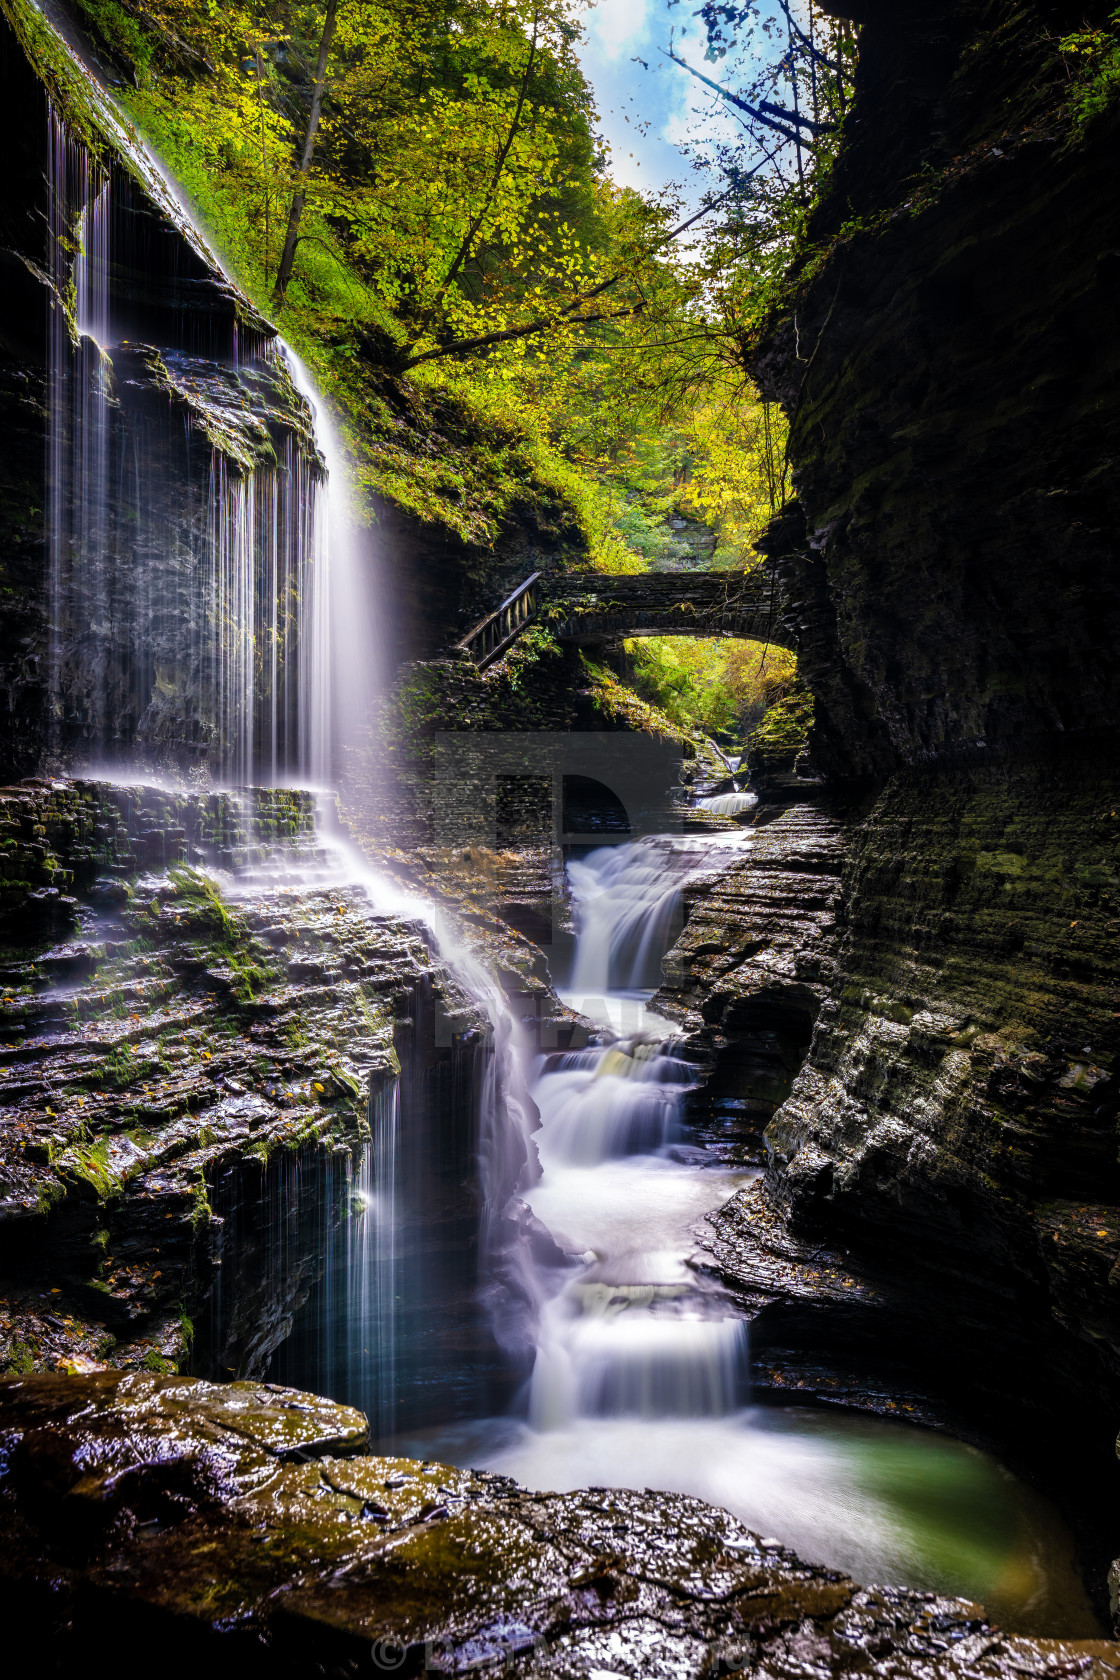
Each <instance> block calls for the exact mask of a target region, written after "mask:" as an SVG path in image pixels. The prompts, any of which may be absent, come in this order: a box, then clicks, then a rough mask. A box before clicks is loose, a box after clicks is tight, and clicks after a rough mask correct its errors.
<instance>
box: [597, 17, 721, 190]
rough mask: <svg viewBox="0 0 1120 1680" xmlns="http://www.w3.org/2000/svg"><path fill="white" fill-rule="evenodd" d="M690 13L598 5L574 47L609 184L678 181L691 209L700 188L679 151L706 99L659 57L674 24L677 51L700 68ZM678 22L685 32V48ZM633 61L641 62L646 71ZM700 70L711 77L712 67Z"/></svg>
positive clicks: (653, 186) (652, 185)
mask: <svg viewBox="0 0 1120 1680" xmlns="http://www.w3.org/2000/svg"><path fill="white" fill-rule="evenodd" d="M696 3H699V0H696ZM693 9H694V8H693V6H691V5H688V4H687V3H686V4H685V5H684V6H681V5H678V6H676V7H674V9H673V11H672V12H670V11H669V10H668V9H667V7H666V3H665V0H598V3H597V4H595V5H592V6H590V7H589V8H588V10H587V11H586V12H585V13H584V14H583V27H584V35H585V40H584V42H583V44H582V46H581V48H580V61H581V63H582V65H583V72H584V75H585V76H586V77H587V79H588V81H589V82H590V83H591V85H592V87H593V88H594V89H595V97H596V102H597V104H598V107H599V130H600V132H601V133H602V135H603V136H604V138H605V139H606V140H607V142H608V143H609V145H610V148H611V174H612V175H613V176H614V178H615V180H616V181H618V182H619V183H620V185H623V186H632V187H638V188H640V189H642V190H644V191H646V192H654V191H657V190H658V189H659V188H662V187H665V186H667V185H668V184H669V183H670V182H676V183H677V184H678V185H679V186H680V187H681V188H682V189H683V194H684V197H685V199H686V201H687V203H688V204H689V206H690V207H693V206H695V205H696V204H697V203H698V202H699V198H700V194H701V192H702V190H703V182H702V179H701V177H699V176H698V175H697V174H696V173H695V171H694V170H693V169H692V168H691V166H690V164H689V162H688V159H687V158H685V157H683V156H682V155H681V153H680V151H679V150H678V149H677V147H678V143H679V142H681V141H683V140H685V139H686V138H687V136H688V133H689V130H690V128H695V126H696V124H695V120H694V119H693V118H692V117H691V112H692V110H693V108H694V107H697V106H698V105H699V104H700V102H701V99H702V98H703V97H704V95H703V90H702V89H701V88H700V87H699V85H698V84H697V83H696V82H694V81H693V80H692V79H691V78H690V77H689V76H688V75H687V74H686V72H685V71H683V70H681V69H680V68H679V67H678V66H677V65H675V64H670V63H669V61H668V60H667V59H665V58H664V57H662V52H663V51H664V49H665V48H666V47H668V45H669V30H670V26H671V24H673V23H675V24H676V25H677V28H678V39H677V46H678V50H680V49H681V48H682V46H683V50H684V51H685V53H686V54H687V56H688V57H689V58H690V59H693V60H694V61H695V63H696V64H697V65H698V66H699V65H701V64H702V63H703V58H702V50H701V49H702V42H701V38H700V33H699V26H698V24H697V22H696V20H695V19H694V18H693V17H692V16H691V12H692V10H693ZM682 22H683V23H684V25H685V27H686V28H687V29H688V34H687V35H686V37H685V39H684V42H683V43H682V42H681V41H680V37H679V29H680V25H681V23H682ZM690 26H691V27H690ZM635 59H644V60H645V61H646V63H647V64H648V66H649V68H648V70H647V69H644V68H643V67H642V65H641V64H640V63H635V62H634V60H635ZM703 67H704V69H705V70H706V71H707V72H708V74H709V75H710V74H712V67H711V65H707V64H705V65H704V66H703ZM698 96H699V97H698ZM644 124H648V125H649V126H648V128H644V127H643V125H644ZM720 126H721V127H722V126H724V125H723V123H722V122H721V124H720Z"/></svg>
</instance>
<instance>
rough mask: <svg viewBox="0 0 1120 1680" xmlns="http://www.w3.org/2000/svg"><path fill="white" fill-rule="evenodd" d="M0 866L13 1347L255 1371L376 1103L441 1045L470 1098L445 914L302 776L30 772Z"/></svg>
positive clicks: (6, 831)
mask: <svg viewBox="0 0 1120 1680" xmlns="http://www.w3.org/2000/svg"><path fill="white" fill-rule="evenodd" d="M0 859H2V860H7V863H6V866H5V867H6V873H7V879H6V880H5V882H4V888H3V903H4V908H5V910H6V913H7V925H8V929H9V937H10V936H11V929H12V928H13V925H14V926H17V927H19V929H20V930H21V943H20V945H19V946H18V947H17V948H15V949H12V948H9V949H7V950H6V951H5V952H4V954H3V971H2V979H3V987H4V990H3V994H2V1001H0V1041H2V1048H0V1293H2V1297H3V1299H2V1304H0V1339H2V1340H0V1359H2V1361H3V1365H4V1366H5V1367H6V1368H7V1369H9V1370H12V1369H14V1370H23V1369H33V1368H43V1367H44V1366H46V1367H51V1366H62V1367H69V1368H72V1369H79V1370H80V1369H84V1368H89V1366H91V1365H96V1364H103V1365H114V1366H115V1365H123V1366H133V1367H135V1366H139V1365H143V1364H145V1363H147V1364H148V1365H149V1366H150V1367H151V1368H154V1369H165V1368H174V1367H175V1365H176V1364H183V1365H184V1366H185V1365H186V1364H187V1362H188V1361H189V1360H190V1359H192V1358H193V1359H194V1360H195V1361H196V1363H198V1364H200V1365H201V1368H202V1369H204V1370H213V1371H219V1370H220V1371H223V1372H229V1371H232V1372H233V1373H235V1374H236V1373H248V1374H254V1373H258V1374H259V1373H260V1372H262V1371H264V1370H265V1369H266V1368H267V1365H268V1361H269V1358H270V1357H271V1355H272V1353H273V1352H274V1351H275V1349H276V1348H277V1346H278V1345H279V1344H280V1343H281V1342H282V1341H283V1340H284V1339H285V1337H286V1336H287V1335H288V1333H289V1331H290V1329H291V1325H292V1317H293V1313H294V1312H295V1311H296V1309H297V1308H298V1306H299V1305H300V1303H301V1302H302V1301H303V1300H305V1299H306V1297H307V1294H308V1291H309V1290H310V1289H311V1287H312V1285H313V1284H314V1282H315V1280H316V1278H317V1277H318V1275H319V1272H320V1271H321V1269H322V1265H323V1261H324V1232H325V1231H328V1230H329V1228H330V1226H331V1224H332V1223H338V1222H339V1221H342V1220H345V1219H346V1218H347V1217H348V1216H349V1213H350V1206H349V1200H350V1196H351V1193H352V1190H353V1183H354V1179H355V1173H356V1164H357V1162H358V1160H359V1158H360V1156H361V1153H362V1150H363V1148H364V1147H366V1145H367V1144H368V1142H369V1137H370V1126H369V1113H370V1104H371V1098H372V1097H373V1096H375V1095H376V1093H377V1091H378V1090H379V1089H380V1088H381V1087H382V1086H384V1085H385V1084H386V1083H387V1082H388V1081H392V1080H396V1079H397V1077H398V1075H401V1074H402V1072H403V1074H404V1075H405V1076H406V1082H407V1079H408V1078H411V1079H412V1081H413V1082H414V1083H419V1084H421V1085H422V1084H423V1083H424V1081H425V1080H427V1079H428V1078H429V1073H430V1069H431V1068H432V1067H433V1066H435V1065H442V1063H445V1062H446V1063H447V1064H448V1067H449V1069H451V1070H452V1075H451V1076H452V1083H454V1081H455V1080H458V1081H459V1082H460V1083H462V1081H463V1080H464V1079H465V1080H466V1086H467V1091H468V1101H467V1108H468V1112H469V1109H470V1101H469V1090H470V1087H471V1083H472V1081H474V1080H477V1079H478V1078H480V1077H481V1072H482V1065H483V1064H482V1060H481V1059H480V1058H481V1057H482V1056H483V1053H484V1052H483V1045H484V1038H485V1027H486V1026H487V1023H486V1022H485V1019H484V1018H483V1017H480V1014H479V1010H478V1005H477V1001H476V1000H475V999H474V998H473V997H471V996H468V995H467V994H466V993H465V992H464V990H463V988H462V985H461V983H460V982H459V981H458V980H457V979H456V977H455V976H454V975H453V974H452V973H451V971H450V970H449V969H448V967H447V965H446V963H444V962H443V961H442V960H441V959H440V957H439V955H438V953H436V952H435V950H434V942H433V940H432V937H431V934H430V932H429V930H428V928H427V927H426V926H424V925H423V924H421V923H419V922H416V921H409V920H408V919H407V918H406V917H402V916H401V915H400V914H396V915H393V914H386V913H384V912H381V911H379V910H378V909H377V908H376V906H375V905H374V903H373V902H372V900H371V898H370V896H369V894H368V892H367V891H366V890H365V888H364V887H362V886H361V885H360V884H358V883H357V882H356V881H355V879H354V875H353V872H352V871H351V872H349V873H347V871H346V870H345V869H342V870H340V869H339V866H338V859H337V857H336V856H334V855H333V854H332V853H331V852H330V850H329V848H327V849H325V848H324V846H323V843H322V838H321V835H320V833H319V831H318V830H317V827H316V818H315V805H314V800H313V798H312V796H311V795H309V794H306V793H302V792H297V791H294V790H283V789H277V790H247V791H245V792H244V793H238V794H234V793H222V794H204V795H185V794H171V793H165V792H162V791H160V790H159V789H153V788H143V787H140V788H130V787H112V786H110V785H109V784H107V783H82V782H55V783H35V784H30V785H25V786H20V787H16V788H12V789H8V790H6V791H5V792H4V793H3V794H2V795H0ZM214 871H217V872H218V874H217V875H215V873H214ZM219 878H220V879H221V881H222V882H223V885H222V886H219V885H218V880H219ZM47 881H49V882H50V883H51V884H50V885H45V884H41V883H44V882H47ZM55 883H60V884H55ZM524 983H525V984H526V985H527V986H528V985H531V978H528V977H527V978H526V980H525V982H524ZM455 1067H458V1072H455V1071H454V1068H455ZM447 1100H450V1099H449V1098H448V1099H447ZM429 1106H430V1108H431V1120H430V1123H431V1125H432V1126H434V1127H444V1126H445V1123H446V1120H447V1116H446V1114H445V1113H444V1109H445V1108H446V1100H445V1101H433V1102H432V1103H431V1104H430V1105H429ZM459 1141H460V1147H461V1149H462V1152H463V1154H462V1159H461V1160H459V1161H458V1167H457V1169H456V1163H455V1162H452V1168H453V1169H456V1170H459V1171H460V1173H462V1172H465V1171H466V1170H467V1163H468V1162H469V1160H470V1154H471V1149H472V1147H473V1142H472V1139H471V1138H470V1137H469V1136H465V1137H463V1138H461V1139H460V1140H459ZM450 1149H451V1144H450V1141H448V1145H447V1150H450ZM447 1150H445V1153H447ZM272 1214H275V1215H276V1220H275V1221H273V1222H272V1223H270V1220H271V1219H272ZM219 1280H220V1281H221V1289H220V1290H219V1291H218V1292H217V1294H216V1295H215V1293H214V1291H215V1285H216V1284H217V1283H218V1282H219ZM212 1296H213V1297H214V1298H213V1299H211V1297H212ZM202 1308H205V1310H204V1311H201V1309H202ZM195 1319H198V1321H199V1322H198V1326H197V1333H195V1332H194V1331H192V1321H193V1320H195ZM192 1336H193V1347H192Z"/></svg>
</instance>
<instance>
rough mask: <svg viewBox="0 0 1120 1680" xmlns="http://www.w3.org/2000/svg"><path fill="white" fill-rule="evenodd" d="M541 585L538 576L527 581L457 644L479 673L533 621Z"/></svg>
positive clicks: (538, 603) (537, 608)
mask: <svg viewBox="0 0 1120 1680" xmlns="http://www.w3.org/2000/svg"><path fill="white" fill-rule="evenodd" d="M540 582H541V574H540V572H534V573H533V575H532V577H527V578H526V579H525V582H524V583H522V584H519V585H518V587H517V588H516V589H515V590H514V592H513V594H512V595H509V596H507V598H506V599H505V600H504V601H503V602H502V604H501V606H500V607H495V609H494V611H493V612H492V613H488V614H487V616H486V617H485V618H480V619H479V621H478V623H477V624H476V625H474V627H473V628H472V629H470V630H468V631H467V633H466V635H465V636H464V637H463V638H462V640H461V641H460V642H459V643H458V644H457V645H458V646H459V647H460V648H462V650H463V652H464V653H468V654H469V655H470V657H471V658H472V659H473V660H474V662H475V664H476V665H477V666H478V668H479V670H480V671H485V669H486V667H487V666H488V665H492V664H493V663H494V661H495V659H499V658H500V657H501V655H502V654H503V653H504V652H505V651H506V649H507V648H508V647H509V646H511V644H512V643H513V642H515V641H516V640H517V638H518V636H520V634H521V632H522V631H523V630H524V629H525V627H526V625H528V624H529V623H530V622H531V620H532V619H533V618H535V617H536V615H537V612H538V611H539V610H540V604H541V589H540Z"/></svg>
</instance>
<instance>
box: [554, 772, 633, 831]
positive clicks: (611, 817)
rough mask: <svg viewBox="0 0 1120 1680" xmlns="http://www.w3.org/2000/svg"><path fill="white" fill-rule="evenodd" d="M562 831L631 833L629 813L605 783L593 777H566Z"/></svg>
mask: <svg viewBox="0 0 1120 1680" xmlns="http://www.w3.org/2000/svg"><path fill="white" fill-rule="evenodd" d="M563 799H564V813H563V830H564V833H565V834H570V835H577V834H587V835H600V834H609V835H611V836H616V835H622V834H632V833H633V827H632V825H631V822H630V817H629V813H628V812H627V810H626V806H625V805H624V804H623V803H622V800H621V799H620V798H619V797H618V795H617V793H615V791H614V789H613V788H610V787H608V786H607V784H606V782H600V781H598V780H596V778H595V777H594V776H579V775H566V776H565V777H564V794H563Z"/></svg>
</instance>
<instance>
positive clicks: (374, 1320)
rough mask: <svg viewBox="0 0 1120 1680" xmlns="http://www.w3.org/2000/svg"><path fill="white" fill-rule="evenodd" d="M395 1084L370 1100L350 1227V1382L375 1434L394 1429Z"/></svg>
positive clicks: (397, 1156) (379, 1437) (397, 1167)
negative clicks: (354, 1214) (368, 1137)
mask: <svg viewBox="0 0 1120 1680" xmlns="http://www.w3.org/2000/svg"><path fill="white" fill-rule="evenodd" d="M400 1124H401V1103H400V1088H399V1086H398V1084H397V1082H396V1080H395V1079H394V1080H392V1081H390V1082H389V1083H388V1084H386V1085H384V1086H383V1087H382V1088H381V1089H380V1090H378V1091H377V1092H375V1093H374V1095H373V1097H372V1098H371V1101H370V1131H371V1133H372V1139H371V1142H370V1143H369V1144H368V1145H367V1147H366V1148H365V1150H364V1151H363V1154H362V1161H361V1166H360V1168H359V1172H358V1184H357V1198H356V1199H357V1203H358V1209H357V1217H356V1218H352V1219H351V1220H350V1222H349V1224H348V1226H347V1236H348V1242H349V1255H348V1264H347V1279H348V1284H349V1289H348V1295H349V1300H348V1303H347V1306H348V1313H347V1318H348V1328H349V1337H350V1362H351V1369H350V1372H349V1375H348V1382H347V1387H348V1390H349V1392H350V1393H351V1394H353V1395H360V1396H361V1398H360V1399H359V1400H358V1401H357V1404H358V1405H360V1406H361V1408H362V1410H363V1411H364V1412H365V1413H366V1415H367V1417H368V1418H369V1420H370V1424H371V1426H372V1428H373V1432H374V1438H375V1439H377V1440H385V1439H386V1438H387V1437H388V1436H390V1435H392V1434H394V1432H395V1431H396V1427H397V1295H398V1289H399V1284H400V1278H399V1266H400V1228H399V1227H400V1216H401V1209H400V1206H399V1200H400V1189H401V1185H400V1165H401V1163H400V1155H401V1150H400Z"/></svg>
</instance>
